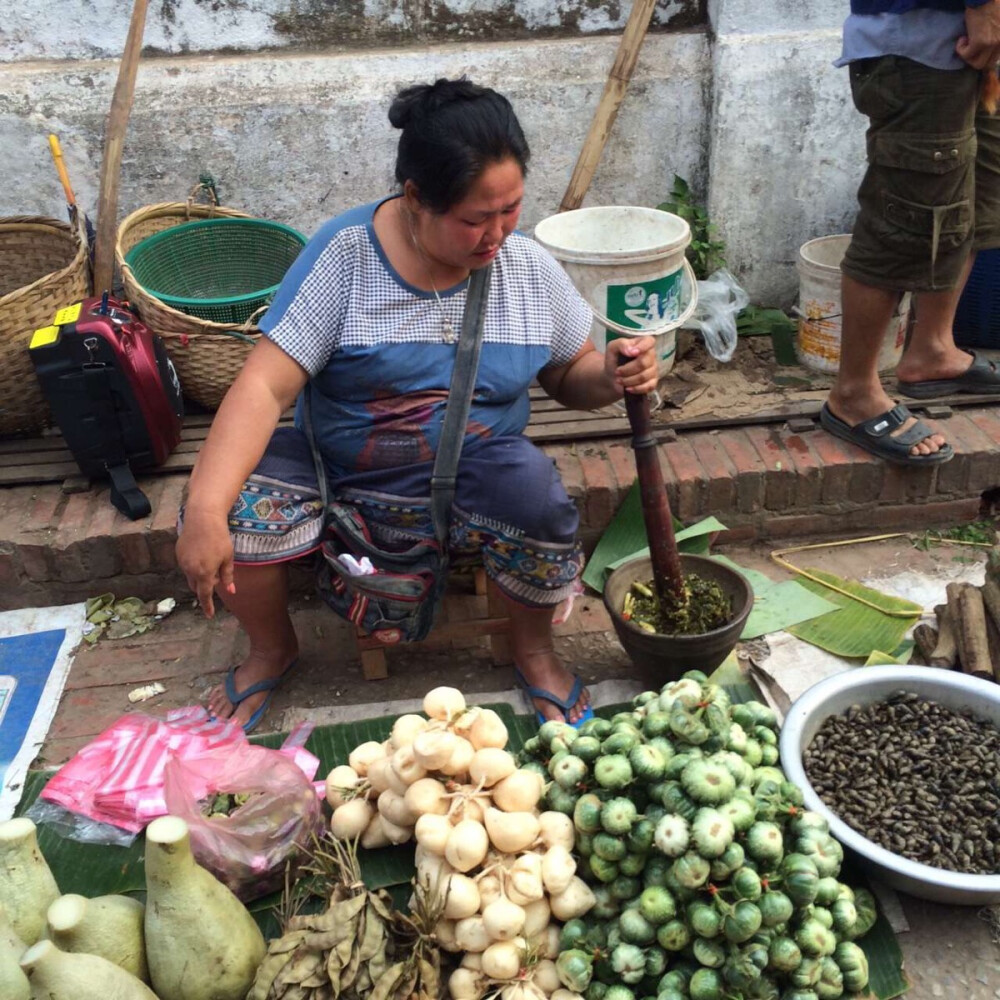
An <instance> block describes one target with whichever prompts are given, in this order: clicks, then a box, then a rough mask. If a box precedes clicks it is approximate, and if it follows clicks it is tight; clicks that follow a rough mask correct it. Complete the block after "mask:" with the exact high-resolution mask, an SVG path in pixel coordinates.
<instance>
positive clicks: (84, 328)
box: [29, 294, 184, 520]
mask: <svg viewBox="0 0 1000 1000" xmlns="http://www.w3.org/2000/svg"><path fill="white" fill-rule="evenodd" d="M29 351H30V353H31V358H32V361H33V362H34V365H35V372H36V374H37V375H38V380H39V383H40V385H41V388H42V393H43V395H44V396H45V398H46V400H47V401H48V403H49V405H50V406H51V407H52V412H53V415H54V416H55V418H56V423H57V424H58V425H59V429H60V430H61V431H62V434H63V437H64V438H65V439H66V444H67V445H68V446H69V449H70V451H72V453H73V457H74V458H75V459H76V461H77V464H78V465H79V466H80V469H81V471H82V472H83V473H84V475H86V476H90V477H91V478H98V477H102V476H108V477H109V478H110V480H111V502H112V503H113V504H114V505H115V507H117V508H118V510H120V511H121V512H122V513H123V514H125V515H126V516H127V517H130V518H131V519H132V520H136V519H138V518H140V517H145V516H146V515H147V514H149V513H150V505H149V500H147V498H146V496H145V494H144V493H143V492H142V491H141V490H140V489H139V487H138V486H137V485H136V482H135V475H134V472H135V471H142V470H143V469H148V468H151V467H153V466H156V465H160V464H162V463H163V462H164V461H165V460H166V458H167V456H168V455H169V454H170V453H171V452H172V451H173V450H174V448H175V447H176V446H177V443H178V441H180V437H181V421H182V419H183V416H184V406H183V401H182V397H181V386H180V381H179V380H178V378H177V372H176V371H175V370H174V366H173V363H172V362H171V361H170V358H169V357H168V355H167V352H166V349H165V348H164V346H163V341H162V340H160V338H159V337H157V336H156V335H155V334H153V333H152V332H151V331H150V330H149V329H148V328H147V327H146V326H145V325H144V324H143V323H142V322H141V321H140V320H139V319H138V317H137V316H136V315H135V314H134V313H133V312H132V311H131V310H130V309H128V308H127V307H126V306H124V305H122V304H121V303H120V302H117V301H115V300H114V299H110V298H108V296H107V294H105V295H104V297H103V298H102V299H97V298H93V299H85V300H84V301H83V302H78V303H76V304H75V305H72V306H68V307H67V308H66V309H61V310H60V311H59V312H58V313H57V314H56V317H55V319H54V320H53V322H52V325H51V326H47V327H43V328H42V329H40V330H36V331H35V333H34V336H33V337H32V339H31V344H30V345H29Z"/></svg>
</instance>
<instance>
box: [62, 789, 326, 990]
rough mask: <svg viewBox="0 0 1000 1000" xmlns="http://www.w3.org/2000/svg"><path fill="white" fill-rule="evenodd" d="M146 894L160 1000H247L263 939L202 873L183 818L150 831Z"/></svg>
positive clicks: (150, 954) (167, 819)
mask: <svg viewBox="0 0 1000 1000" xmlns="http://www.w3.org/2000/svg"><path fill="white" fill-rule="evenodd" d="M341 808H343V807H341ZM146 891H147V897H146V955H147V958H148V960H149V975H150V981H151V982H152V985H153V989H154V990H155V991H156V993H157V995H158V996H159V998H160V1000H243V997H245V996H246V993H247V990H248V989H249V988H250V985H251V984H252V983H253V980H254V975H255V974H256V972H257V966H258V965H260V963H261V960H262V959H263V957H264V952H265V950H266V947H265V944H264V936H263V934H261V932H260V928H259V927H258V926H257V924H256V923H255V922H254V919H253V917H251V916H250V914H249V913H248V912H247V909H246V907H245V906H244V905H243V904H242V903H241V902H240V901H239V900H238V899H237V898H236V897H235V896H234V895H233V894H232V893H231V892H230V891H229V889H227V888H226V886H224V885H223V884H222V883H221V882H219V881H218V879H216V878H215V877H214V876H212V875H211V874H210V873H209V872H207V871H206V870H205V869H204V868H201V867H199V865H198V863H197V862H196V861H195V859H194V855H193V854H192V853H191V839H190V834H189V831H188V825H187V823H185V822H184V820H182V819H178V818H177V817H176V816H163V817H161V818H160V819H156V820H154V821H153V822H152V823H150V824H149V826H148V827H147V828H146ZM77 1000H79V998H77ZM102 1000H105V998H102Z"/></svg>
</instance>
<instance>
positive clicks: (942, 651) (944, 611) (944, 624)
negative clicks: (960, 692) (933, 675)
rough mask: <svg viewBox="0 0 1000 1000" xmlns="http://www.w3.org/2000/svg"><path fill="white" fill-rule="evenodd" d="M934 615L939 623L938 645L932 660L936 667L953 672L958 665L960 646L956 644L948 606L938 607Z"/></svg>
mask: <svg viewBox="0 0 1000 1000" xmlns="http://www.w3.org/2000/svg"><path fill="white" fill-rule="evenodd" d="M934 613H935V614H936V615H937V623H938V633H937V645H935V647H934V649H933V650H932V651H931V656H930V659H931V660H934V662H935V665H936V666H940V667H944V668H945V669H947V670H953V669H954V668H955V666H956V664H957V663H958V646H957V645H956V643H955V629H954V628H953V627H952V623H951V619H950V618H949V617H948V605H947V604H939V605H937V607H935V608H934ZM928 662H929V661H928Z"/></svg>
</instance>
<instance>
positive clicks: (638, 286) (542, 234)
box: [535, 205, 698, 376]
mask: <svg viewBox="0 0 1000 1000" xmlns="http://www.w3.org/2000/svg"><path fill="white" fill-rule="evenodd" d="M535 239H537V240H538V242H539V243H541V244H542V246H543V247H545V248H546V249H547V250H548V251H549V253H551V254H552V256H553V257H555V258H556V260H558V261H559V263H560V264H561V265H562V266H563V268H564V269H565V271H566V273H567V274H568V275H569V277H570V280H571V281H572V282H573V284H574V285H575V286H576V288H577V291H579V293H580V294H581V295H582V296H583V297H584V299H586V300H587V304H588V305H589V306H590V310H591V312H592V313H593V314H594V320H595V326H594V329H593V330H592V332H591V338H592V339H593V341H594V343H595V344H596V346H597V348H598V349H599V350H603V349H604V347H605V345H606V343H607V341H608V340H609V339H614V338H615V337H641V336H646V335H648V336H651V337H655V338H657V350H656V353H657V359H658V362H659V372H660V375H661V376H663V375H666V374H667V373H668V372H669V371H670V369H671V368H673V366H674V356H675V353H676V331H677V329H678V327H681V326H683V325H684V324H685V323H686V322H687V321H688V319H689V318H690V317H691V314H692V313H693V312H694V310H695V307H696V306H697V305H698V282H697V281H696V280H695V276H694V271H692V270H691V265H690V264H689V263H688V262H687V259H686V258H685V256H684V251H685V250H686V249H687V245H688V244H689V243H690V242H691V229H690V227H689V226H688V224H687V222H685V221H684V219H682V218H680V216H677V215H671V214H670V213H669V212H661V211H660V210H659V209H656V208H641V207H638V206H631V205H603V206H598V207H596V208H579V209H577V210H576V211H573V212H561V213H560V214H558V215H551V216H549V217H548V218H547V219H543V220H542V221H541V222H539V223H538V225H537V226H536V227H535ZM685 277H686V280H685ZM685 285H686V288H685Z"/></svg>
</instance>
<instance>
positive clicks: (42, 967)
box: [21, 941, 162, 1000]
mask: <svg viewBox="0 0 1000 1000" xmlns="http://www.w3.org/2000/svg"><path fill="white" fill-rule="evenodd" d="M21 968H22V969H23V970H24V973H25V975H26V976H27V977H28V982H29V983H30V984H31V995H32V997H34V998H35V1000H157V997H156V994H155V993H153V991H152V990H151V989H150V988H149V987H148V986H147V985H146V984H145V983H144V982H142V981H141V980H139V979H136V978H135V976H133V975H132V974H131V973H128V972H126V971H125V970H124V969H121V968H119V967H118V966H117V965H115V963H114V962H109V961H108V960H107V959H106V958H101V957H100V956H99V955H77V954H73V953H72V952H66V951H60V950H59V949H58V948H57V947H56V946H55V945H54V944H53V943H52V942H51V941H39V942H38V944H35V945H32V946H31V947H30V948H29V949H28V950H27V951H26V952H25V953H24V956H23V957H22V958H21ZM161 1000H162V998H161Z"/></svg>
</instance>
